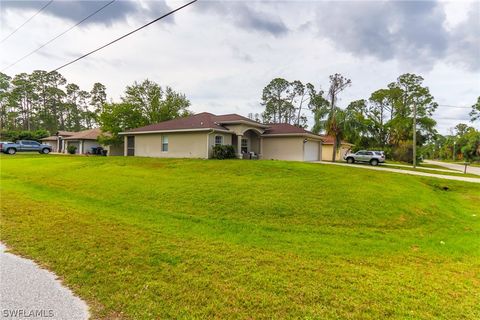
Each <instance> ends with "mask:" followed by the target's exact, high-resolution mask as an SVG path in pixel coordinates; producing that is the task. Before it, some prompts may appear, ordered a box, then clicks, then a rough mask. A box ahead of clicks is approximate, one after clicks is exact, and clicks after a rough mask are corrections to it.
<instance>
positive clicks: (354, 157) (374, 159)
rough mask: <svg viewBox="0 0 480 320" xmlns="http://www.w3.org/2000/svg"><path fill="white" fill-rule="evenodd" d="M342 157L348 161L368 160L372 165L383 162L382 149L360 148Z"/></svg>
mask: <svg viewBox="0 0 480 320" xmlns="http://www.w3.org/2000/svg"><path fill="white" fill-rule="evenodd" d="M343 159H344V160H345V161H347V162H348V163H355V162H368V163H370V164H371V165H372V166H376V165H378V164H379V163H383V162H385V154H384V153H383V152H382V151H368V150H360V151H357V152H355V153H347V154H346V155H345V156H344V157H343Z"/></svg>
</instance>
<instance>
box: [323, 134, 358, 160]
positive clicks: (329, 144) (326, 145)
mask: <svg viewBox="0 0 480 320" xmlns="http://www.w3.org/2000/svg"><path fill="white" fill-rule="evenodd" d="M333 142H334V139H333V137H330V136H324V137H323V143H322V160H323V161H332V156H333ZM352 147H353V144H351V143H348V142H345V141H342V143H341V144H340V146H338V148H337V154H336V156H335V159H336V160H342V159H343V156H344V155H345V154H347V153H348V151H349V150H350V149H352Z"/></svg>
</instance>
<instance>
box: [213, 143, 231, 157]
mask: <svg viewBox="0 0 480 320" xmlns="http://www.w3.org/2000/svg"><path fill="white" fill-rule="evenodd" d="M212 151H213V152H212V158H213V159H219V160H223V159H235V158H236V157H237V155H236V154H235V149H234V148H233V146H230V145H219V146H214V147H213V150H212Z"/></svg>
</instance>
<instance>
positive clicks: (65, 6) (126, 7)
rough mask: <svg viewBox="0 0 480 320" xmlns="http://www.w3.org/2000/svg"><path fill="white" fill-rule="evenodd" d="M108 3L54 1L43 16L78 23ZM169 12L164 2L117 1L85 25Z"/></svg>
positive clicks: (12, 5) (15, 5) (11, 6)
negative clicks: (51, 16)
mask: <svg viewBox="0 0 480 320" xmlns="http://www.w3.org/2000/svg"><path fill="white" fill-rule="evenodd" d="M108 2H110V1H107V0H103V1H98V0H92V1H76V0H66V1H54V2H53V3H51V4H50V5H49V6H48V7H47V8H46V9H45V10H44V11H43V12H42V14H46V15H53V16H56V17H58V18H61V19H65V20H69V21H72V22H78V21H80V20H82V19H83V18H85V17H86V16H88V15H90V14H91V13H93V12H94V11H96V10H98V9H100V8H101V7H103V6H104V5H106V4H107V3H108ZM46 3H47V1H2V6H3V8H2V10H5V11H9V10H25V9H32V10H39V9H40V8H41V7H43V6H44V5H45V4H46ZM168 11H170V8H169V7H168V6H167V5H166V3H165V2H164V1H163V0H156V1H152V2H146V3H145V2H139V1H133V0H117V1H116V2H114V3H112V4H111V5H109V6H108V7H106V8H105V9H103V10H102V11H100V12H99V13H97V14H96V15H94V16H93V17H91V18H89V19H88V20H87V21H85V22H84V23H85V24H87V23H96V24H104V25H111V24H112V23H114V22H117V21H119V22H121V21H125V20H126V19H127V17H129V16H133V15H141V16H144V17H145V16H146V17H153V16H159V15H161V14H162V13H166V12H168ZM170 21H171V20H170Z"/></svg>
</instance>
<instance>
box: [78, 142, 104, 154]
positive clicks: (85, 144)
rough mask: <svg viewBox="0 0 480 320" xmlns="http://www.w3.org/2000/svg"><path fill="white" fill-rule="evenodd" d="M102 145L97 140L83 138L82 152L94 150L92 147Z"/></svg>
mask: <svg viewBox="0 0 480 320" xmlns="http://www.w3.org/2000/svg"><path fill="white" fill-rule="evenodd" d="M98 147H101V145H100V143H98V142H97V141H95V140H83V150H82V153H83V154H86V153H89V152H92V148H98Z"/></svg>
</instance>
